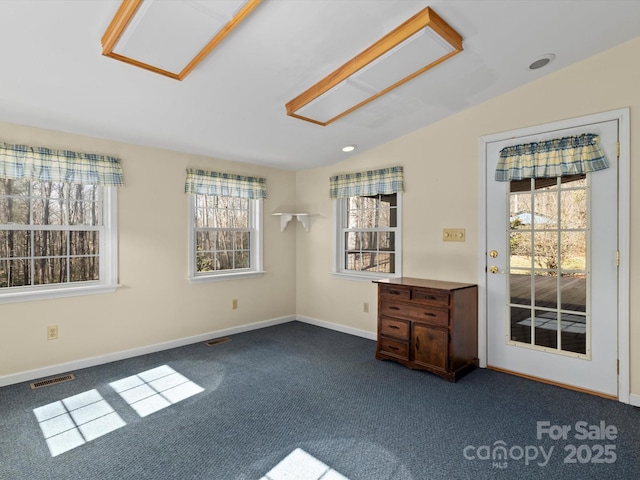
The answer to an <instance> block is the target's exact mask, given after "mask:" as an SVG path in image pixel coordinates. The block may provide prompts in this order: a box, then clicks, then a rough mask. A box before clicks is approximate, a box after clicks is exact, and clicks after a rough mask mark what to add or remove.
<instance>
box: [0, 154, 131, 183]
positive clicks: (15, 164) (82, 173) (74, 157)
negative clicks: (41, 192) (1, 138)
mask: <svg viewBox="0 0 640 480" xmlns="http://www.w3.org/2000/svg"><path fill="white" fill-rule="evenodd" d="M0 178H10V179H20V178H28V179H30V180H35V181H42V182H65V183H71V184H75V185H78V184H80V185H116V186H117V185H124V179H123V175H122V166H121V165H120V159H118V158H114V157H106V156H104V155H96V154H93V153H76V152H70V151H67V150H50V149H48V148H44V147H29V146H27V145H9V144H6V143H0Z"/></svg>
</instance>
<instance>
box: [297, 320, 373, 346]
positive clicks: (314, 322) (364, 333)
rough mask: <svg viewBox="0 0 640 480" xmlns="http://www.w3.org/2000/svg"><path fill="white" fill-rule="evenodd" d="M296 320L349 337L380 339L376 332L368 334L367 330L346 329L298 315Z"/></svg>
mask: <svg viewBox="0 0 640 480" xmlns="http://www.w3.org/2000/svg"><path fill="white" fill-rule="evenodd" d="M296 320H298V321H300V322H303V323H308V324H310V325H315V326H317V327H322V328H328V329H329V330H335V331H337V332H342V333H348V334H349V335H355V336H356V337H362V338H367V339H369V340H376V339H377V338H378V337H377V335H376V333H375V332H367V331H366V330H359V329H357V328H351V327H345V326H344V325H339V324H337V323H331V322H326V321H324V320H318V319H316V318H311V317H305V316H304V315H296Z"/></svg>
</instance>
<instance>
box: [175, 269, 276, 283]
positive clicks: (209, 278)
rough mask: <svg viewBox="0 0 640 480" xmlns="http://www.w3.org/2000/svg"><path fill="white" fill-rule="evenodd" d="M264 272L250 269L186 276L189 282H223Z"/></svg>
mask: <svg viewBox="0 0 640 480" xmlns="http://www.w3.org/2000/svg"><path fill="white" fill-rule="evenodd" d="M265 273H266V272H264V271H262V270H261V271H250V272H234V273H216V274H213V275H197V276H195V277H188V278H187V280H189V283H191V284H198V283H210V282H223V281H227V280H241V279H245V278H259V277H262V275H264V274H265Z"/></svg>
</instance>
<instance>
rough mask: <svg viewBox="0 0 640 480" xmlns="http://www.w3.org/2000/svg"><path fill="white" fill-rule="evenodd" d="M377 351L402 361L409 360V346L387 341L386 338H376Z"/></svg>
mask: <svg viewBox="0 0 640 480" xmlns="http://www.w3.org/2000/svg"><path fill="white" fill-rule="evenodd" d="M378 350H380V351H381V352H383V353H385V354H387V355H390V356H393V357H397V358H401V359H403V360H409V344H408V343H402V342H396V341H395V340H389V339H388V338H383V337H379V338H378Z"/></svg>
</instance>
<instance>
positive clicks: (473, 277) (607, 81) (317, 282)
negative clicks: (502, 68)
mask: <svg viewBox="0 0 640 480" xmlns="http://www.w3.org/2000/svg"><path fill="white" fill-rule="evenodd" d="M636 58H640V38H639V39H636V40H634V41H631V42H628V43H626V44H624V45H621V46H619V47H617V48H614V49H612V50H609V51H607V52H604V53H603V54H600V55H597V56H594V57H592V58H590V59H587V60H585V61H583V62H581V63H578V64H576V65H574V66H571V67H569V68H566V69H563V70H561V71H559V72H556V73H554V74H551V75H549V76H547V77H544V78H542V79H539V80H537V81H534V82H531V83H529V84H527V85H525V86H523V87H521V88H519V89H516V90H514V91H512V92H509V93H508V94H505V95H502V96H500V97H498V98H495V99H492V100H490V101H487V102H485V103H483V104H481V105H479V106H476V107H473V108H471V109H469V110H466V111H464V112H462V113H460V114H458V115H455V116H452V117H449V118H447V119H445V120H442V121H440V122H438V123H436V124H434V125H431V126H429V127H426V128H423V129H421V130H419V131H416V132H414V133H412V134H409V135H406V136H405V137H402V138H400V139H397V140H395V141H393V142H390V143H388V144H386V145H383V146H381V147H379V148H376V149H373V150H370V151H367V152H364V153H362V154H360V155H356V156H354V157H352V158H350V159H349V160H346V161H343V162H341V163H340V164H337V165H333V166H330V167H326V168H319V169H314V170H307V171H300V172H298V173H297V180H296V192H297V193H296V195H297V198H298V209H299V210H301V211H308V212H311V213H314V214H318V216H317V217H313V218H314V221H313V222H314V223H313V225H312V229H311V232H309V233H306V232H300V231H298V238H297V263H296V272H297V277H296V278H297V285H298V289H297V313H298V315H303V316H306V317H310V318H314V319H317V320H319V321H324V322H332V323H337V324H340V325H344V326H346V327H351V328H357V329H360V330H364V331H367V332H375V330H376V309H375V308H373V309H371V311H370V312H369V313H363V311H362V310H363V309H362V304H363V302H370V303H371V305H375V301H376V300H375V295H376V290H375V286H374V285H372V284H370V283H366V282H357V281H348V280H341V279H336V278H334V277H332V276H331V275H330V273H329V272H330V268H331V262H332V255H333V252H332V245H333V244H332V241H333V240H332V235H333V230H332V204H331V201H330V200H329V199H328V192H329V177H330V176H331V175H335V174H337V173H347V172H354V171H361V170H369V169H373V168H379V167H386V166H391V165H403V166H404V172H405V179H406V185H405V193H404V195H403V208H404V215H403V274H404V275H405V276H413V277H424V278H437V279H442V280H450V281H462V282H479V280H480V279H479V278H478V261H479V259H478V250H479V247H478V246H479V243H478V242H479V239H478V207H477V202H478V199H479V198H478V195H479V193H478V183H479V179H478V175H480V174H481V172H479V171H478V170H479V168H478V166H479V157H478V151H479V148H478V145H479V144H478V142H479V139H480V137H481V136H483V135H488V134H492V133H497V132H503V131H508V130H513V129H517V128H523V127H528V126H532V125H537V124H542V123H548V122H554V121H558V120H562V119H566V118H573V117H578V116H582V115H588V114H592V113H597V112H602V111H607V110H613V109H618V108H622V107H630V108H631V117H632V118H631V184H632V185H634V184H638V183H639V181H640V170H639V169H636V168H634V160H636V159H637V156H638V151H639V150H638V147H637V145H640V126H638V123H637V122H635V123H634V120H633V118H634V115H635V114H636V113H637V112H640V93H639V90H638V88H639V87H638V86H639V85H640V63H638V62H637V61H633V60H632V59H636ZM634 146H635V148H634ZM639 211H640V198H639V197H638V195H636V194H635V193H634V191H633V187H632V192H631V212H632V218H631V256H632V258H631V268H630V269H631V279H630V281H631V284H630V288H631V292H632V295H631V296H632V298H631V306H630V310H631V320H630V322H631V339H630V342H631V391H632V392H634V393H636V394H637V393H640V298H638V296H637V295H633V292H635V291H637V289H638V287H639V286H640V250H639V249H638V247H637V245H638V240H639V239H640V230H639V229H640V221H638V215H637V212H639ZM445 227H447V228H465V229H466V242H464V243H449V242H447V243H444V242H443V241H442V229H443V228H445Z"/></svg>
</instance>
